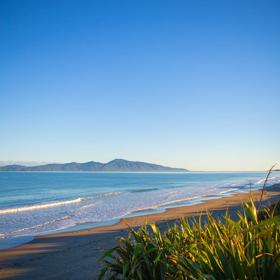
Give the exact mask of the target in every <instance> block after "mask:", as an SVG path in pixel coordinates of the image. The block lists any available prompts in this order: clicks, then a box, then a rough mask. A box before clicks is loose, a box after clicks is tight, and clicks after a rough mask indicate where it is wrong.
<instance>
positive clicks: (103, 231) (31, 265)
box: [0, 184, 280, 280]
mask: <svg viewBox="0 0 280 280" xmlns="http://www.w3.org/2000/svg"><path fill="white" fill-rule="evenodd" d="M260 194H261V192H260V191H253V192H252V193H251V195H252V197H253V199H254V200H255V201H259V199H260ZM249 198H250V194H249V193H242V194H235V195H232V196H229V197H224V198H217V199H211V200H206V201H204V202H203V203H201V204H198V205H192V206H183V207H177V208H170V209H167V210H166V211H165V212H163V213H157V214H150V215H143V216H137V217H129V218H125V219H121V220H120V222H119V223H117V224H115V225H111V226H102V227H97V228H93V229H86V230H80V231H74V232H66V233H57V234H51V235H45V236H39V237H36V238H35V239H34V240H33V241H32V242H30V243H28V244H24V245H20V246H17V247H15V248H11V249H7V250H2V251H0V279H32V280H37V279H40V280H44V279H68V280H69V279H73V280H74V279H75V280H76V279H97V276H98V274H99V271H100V268H101V264H100V263H99V262H98V259H99V258H100V256H101V255H102V252H103V250H105V249H109V248H112V247H114V246H115V245H116V242H117V240H118V238H119V237H120V236H126V235H127V228H128V226H131V227H135V226H139V225H142V224H145V223H156V224H158V225H159V227H160V229H161V230H164V229H166V227H168V225H171V224H172V223H174V222H176V221H178V219H180V218H183V217H190V216H195V215H197V214H199V213H200V212H202V211H211V212H212V214H213V215H214V216H219V215H222V214H223V213H224V212H225V210H226V209H228V210H229V212H230V213H231V215H232V216H233V217H234V215H235V214H236V212H237V211H239V210H240V207H241V203H242V202H244V201H248V200H249ZM279 199H280V184H278V185H274V186H272V187H270V188H267V190H266V191H265V193H264V204H270V203H272V202H275V201H278V200H279Z"/></svg>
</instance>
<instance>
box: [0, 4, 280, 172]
mask: <svg viewBox="0 0 280 280" xmlns="http://www.w3.org/2000/svg"><path fill="white" fill-rule="evenodd" d="M279 10H280V4H279V1H244V0H242V1H206V0H205V1H152V0H150V1H121V0H120V1H37V0H36V1H28V0H26V1H13V0H11V1H8V0H6V1H1V2H0V36H1V37H0V38H1V44H0V62H1V63H0V120H1V121H0V160H14V161H47V162H48V161H50V162H66V161H89V160H96V161H103V162H105V161H109V160H111V159H113V158H126V159H130V160H142V161H148V162H156V163H161V164H165V165H172V166H179V167H185V168H189V169H192V170H263V169H267V168H269V167H270V166H271V165H272V164H274V163H275V162H277V161H279V158H280V145H279V139H280V129H279V128H280V127H279V119H280V118H279V117H280V110H279V104H280V79H279V77H280V67H279V65H280V52H279V51H280V17H279Z"/></svg>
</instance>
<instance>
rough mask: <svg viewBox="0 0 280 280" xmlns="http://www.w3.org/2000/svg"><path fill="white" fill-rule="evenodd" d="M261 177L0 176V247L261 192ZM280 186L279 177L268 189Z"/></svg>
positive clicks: (240, 174)
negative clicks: (176, 208) (242, 194)
mask: <svg viewBox="0 0 280 280" xmlns="http://www.w3.org/2000/svg"><path fill="white" fill-rule="evenodd" d="M265 176H266V173H264V172H188V173H113V172H112V173H90V172H89V173H86V172H0V248H2V249H3V248H7V247H10V246H14V245H17V244H19V243H23V242H26V241H29V240H31V239H32V238H33V237H34V236H37V235H42V234H47V233H53V232H59V231H69V230H77V229H82V228H90V227H95V226H99V225H104V224H112V223H115V222H117V221H118V220H119V219H120V218H122V217H128V216H132V215H143V214H149V213H155V212H161V211H164V210H165V209H166V208H170V207H177V206H182V205H192V204H198V203H201V202H202V200H205V199H212V198H217V197H223V196H228V195H231V194H234V193H239V192H248V191H249V190H250V188H251V189H258V188H261V187H262V185H263V182H264V178H265ZM279 182H280V173H279V172H278V173H273V174H272V175H271V176H270V179H269V181H268V185H272V184H274V183H279Z"/></svg>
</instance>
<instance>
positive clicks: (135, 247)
mask: <svg viewBox="0 0 280 280" xmlns="http://www.w3.org/2000/svg"><path fill="white" fill-rule="evenodd" d="M276 210H277V211H278V212H279V204H277V205H275V206H272V207H270V208H265V209H263V210H261V211H258V210H257V208H256V206H255V204H254V202H253V201H252V200H251V203H250V204H247V203H244V207H243V211H242V212H241V213H239V215H238V217H239V218H238V220H237V221H236V220H233V219H231V218H230V217H229V215H228V213H226V214H225V216H224V217H223V218H222V219H215V218H214V217H213V216H212V215H211V214H207V217H206V220H207V222H206V223H202V216H200V217H199V218H197V219H195V220H194V219H192V220H188V219H184V220H181V222H180V223H179V224H176V225H174V226H173V227H171V228H169V229H168V230H167V231H166V232H164V233H161V232H160V231H159V229H158V227H157V226H156V225H154V224H151V225H145V226H142V227H140V228H139V229H138V230H134V229H132V228H131V229H130V234H129V236H128V237H127V238H121V239H120V240H119V243H118V245H117V246H116V247H115V248H113V249H111V250H109V251H107V252H106V253H105V254H104V256H103V257H102V262H103V264H104V267H103V270H102V272H101V274H100V279H135V280H136V279H139V280H140V279H143V280H144V279H149V280H151V279H280V217H279V216H278V215H276Z"/></svg>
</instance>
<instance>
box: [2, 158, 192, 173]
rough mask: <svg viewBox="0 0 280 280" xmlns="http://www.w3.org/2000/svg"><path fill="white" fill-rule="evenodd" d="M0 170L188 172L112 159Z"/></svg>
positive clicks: (3, 167) (4, 167) (22, 166)
mask: <svg viewBox="0 0 280 280" xmlns="http://www.w3.org/2000/svg"><path fill="white" fill-rule="evenodd" d="M0 171H15V172H19V171H23V172H25V171H48V172H57V171H69V172H71V171H72V172H73V171H78V172H83V171H85V172H189V170H187V169H184V168H174V167H168V166H162V165H158V164H153V163H147V162H141V161H129V160H125V159H114V160H112V161H109V162H107V163H101V162H95V161H89V162H84V163H79V162H70V163H50V164H43V165H36V166H26V165H19V164H12V165H6V166H0Z"/></svg>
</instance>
